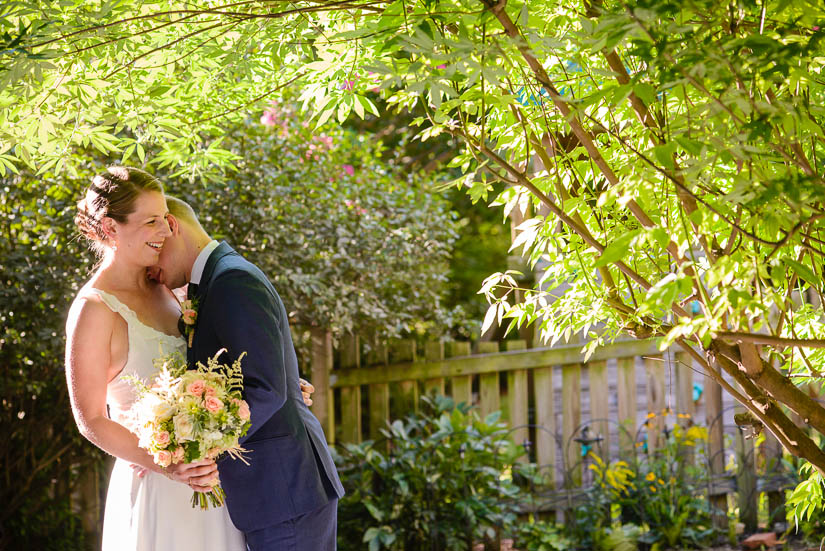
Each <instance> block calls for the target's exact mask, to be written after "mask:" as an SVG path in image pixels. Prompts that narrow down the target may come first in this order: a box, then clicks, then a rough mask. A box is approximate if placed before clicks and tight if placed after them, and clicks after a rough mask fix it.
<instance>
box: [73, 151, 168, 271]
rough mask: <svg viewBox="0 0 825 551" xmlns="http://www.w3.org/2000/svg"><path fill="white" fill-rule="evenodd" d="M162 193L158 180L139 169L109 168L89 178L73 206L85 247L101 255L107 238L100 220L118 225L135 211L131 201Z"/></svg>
mask: <svg viewBox="0 0 825 551" xmlns="http://www.w3.org/2000/svg"><path fill="white" fill-rule="evenodd" d="M146 191H157V192H160V193H163V186H162V185H161V183H160V180H158V179H157V178H155V177H154V176H152V175H151V174H149V173H148V172H146V171H145V170H141V169H139V168H132V167H126V166H110V167H109V168H107V169H106V171H105V172H103V173H102V174H98V175H97V176H95V177H94V178H92V183H91V184H90V185H89V189H87V190H86V196H85V197H84V198H83V199H81V200H80V201H78V203H77V214H76V215H75V217H74V223H75V225H76V226H77V229H78V230H79V231H80V233H81V235H83V236H84V237H85V238H86V239H88V240H89V247H90V248H91V249H92V250H93V251H94V252H95V253H96V254H97V255H98V256H101V255H102V254H103V252H104V251H105V250H106V245H107V243H108V237H107V236H106V234H105V233H104V232H103V219H104V218H105V217H107V216H108V217H109V218H111V219H113V220H115V221H116V222H120V223H121V224H123V223H125V222H126V218H127V217H128V216H129V215H130V214H132V213H133V212H134V211H135V201H136V200H137V198H138V197H139V196H140V194H141V193H143V192H146Z"/></svg>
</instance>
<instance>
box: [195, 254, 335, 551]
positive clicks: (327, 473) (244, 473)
mask: <svg viewBox="0 0 825 551" xmlns="http://www.w3.org/2000/svg"><path fill="white" fill-rule="evenodd" d="M190 294H194V298H195V300H196V301H197V310H198V314H197V321H196V325H195V335H194V338H193V341H192V347H191V348H190V349H189V350H188V351H187V358H188V360H189V363H190V365H194V363H195V362H203V363H204V364H205V363H206V360H207V358H210V357H212V356H214V355H215V353H216V352H217V351H218V350H220V349H221V348H226V350H227V353H226V354H224V355H222V356H221V361H223V362H232V361H234V360H235V359H236V358H238V357H239V356H240V355H241V354H242V353H243V352H246V356H244V358H243V360H242V361H241V368H242V369H243V375H244V391H243V394H244V399H245V400H246V401H247V402H248V403H249V407H250V411H251V413H252V417H251V421H252V426H251V427H250V429H249V432H248V433H247V434H246V436H245V437H244V438H242V439H241V445H242V446H243V447H244V448H246V449H248V450H249V454H248V455H247V458H248V461H249V465H248V466H247V465H245V464H244V463H243V462H242V461H239V460H232V459H225V460H221V461H220V462H219V464H218V471H219V473H220V479H221V486H222V487H223V489H224V491H225V492H226V506H227V508H228V510H229V516H230V517H231V519H232V522H233V523H234V524H235V526H237V527H238V529H240V530H241V531H243V532H245V533H246V534H247V541H248V543H249V546H250V549H252V550H253V551H258V549H274V548H275V546H274V544H266V543H264V544H259V545H258V546H257V547H256V546H255V545H253V542H252V540H253V539H255V540H256V541H260V542H278V544H277V547H278V549H292V548H293V547H291V546H289V545H286V544H285V542H287V541H291V540H293V539H297V540H298V542H297V545H296V546H295V548H296V549H306V550H312V551H316V548H315V547H314V546H313V545H312V544H311V543H310V542H312V541H318V540H315V539H312V538H317V537H319V534H320V533H321V532H324V531H328V530H331V531H332V532H331V534H332V541H333V542H334V533H335V526H334V524H335V518H336V517H335V511H336V510H335V506H336V504H337V499H338V498H340V497H341V496H342V495H343V494H344V489H343V487H342V486H341V482H340V480H339V479H338V473H337V472H336V470H335V465H334V464H333V461H332V457H331V455H330V452H329V448H328V447H327V444H326V439H325V438H324V432H323V429H322V428H321V424H320V423H319V422H318V419H316V418H315V416H314V415H313V414H312V413H311V412H310V411H309V409H308V408H307V407H306V405H305V404H304V401H303V397H302V395H301V391H300V387H299V384H298V363H297V360H296V357H295V349H294V347H293V344H292V337H291V335H290V331H289V324H288V323H287V314H286V310H285V309H284V305H283V303H282V302H281V299H280V297H279V296H278V293H277V292H276V291H275V289H274V287H273V286H272V284H271V283H270V282H269V280H268V279H267V277H266V276H265V275H264V274H263V272H261V270H260V269H258V268H257V267H256V266H255V265H253V264H252V263H250V262H248V261H247V260H245V259H244V258H243V257H241V256H240V255H239V254H238V253H236V252H235V251H234V250H233V249H232V248H231V247H230V246H229V245H227V244H226V243H221V244H220V245H218V247H217V248H216V249H215V250H214V251H212V254H211V255H210V256H209V258H208V260H207V262H206V266H205V268H204V270H203V275H202V277H201V281H200V284H199V285H198V287H197V290H196V291H195V292H194V293H191V292H190ZM325 507H326V509H324V508H325ZM325 511H326V512H325ZM308 515H314V516H312V517H311V518H312V521H311V523H310V524H311V525H312V526H311V530H312V531H313V532H314V533H312V534H301V533H300V530H301V528H300V526H301V523H300V522H298V521H296V520H295V519H301V518H302V517H307V516H308ZM319 515H320V516H319ZM329 515H331V518H328V517H329ZM325 519H327V520H328V522H329V523H331V524H332V526H324V522H325ZM304 524H306V523H304ZM296 526H298V530H299V533H297V534H295V533H292V534H284V533H280V532H284V531H290V530H291V531H292V532H295V530H296ZM272 531H274V532H272ZM306 538H308V539H306ZM333 545H334V543H333ZM326 549H327V548H326V547H325V548H324V550H323V551H326ZM329 549H332V548H329ZM317 551H321V549H317Z"/></svg>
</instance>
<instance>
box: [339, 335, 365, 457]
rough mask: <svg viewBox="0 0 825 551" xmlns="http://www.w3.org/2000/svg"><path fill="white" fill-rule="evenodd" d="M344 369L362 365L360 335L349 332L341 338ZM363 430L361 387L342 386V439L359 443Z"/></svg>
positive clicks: (342, 365)
mask: <svg viewBox="0 0 825 551" xmlns="http://www.w3.org/2000/svg"><path fill="white" fill-rule="evenodd" d="M340 351H341V363H340V366H341V368H342V369H350V368H359V367H361V340H360V338H359V337H358V335H352V334H348V335H346V336H344V337H343V338H342V339H341V345H340ZM361 440H362V432H361V387H360V386H347V387H343V388H341V441H342V442H344V443H353V444H359V443H361Z"/></svg>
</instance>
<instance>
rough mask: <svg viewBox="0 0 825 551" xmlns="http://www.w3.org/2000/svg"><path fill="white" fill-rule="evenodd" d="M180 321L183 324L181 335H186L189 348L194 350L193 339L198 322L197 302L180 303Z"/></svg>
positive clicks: (186, 301)
mask: <svg viewBox="0 0 825 551" xmlns="http://www.w3.org/2000/svg"><path fill="white" fill-rule="evenodd" d="M180 320H181V321H182V322H183V330H182V331H181V333H183V334H184V335H186V340H187V342H188V343H189V348H192V339H193V338H194V337H195V322H196V321H197V320H198V301H197V300H184V301H183V302H181V303H180Z"/></svg>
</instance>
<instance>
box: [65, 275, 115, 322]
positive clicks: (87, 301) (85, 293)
mask: <svg viewBox="0 0 825 551" xmlns="http://www.w3.org/2000/svg"><path fill="white" fill-rule="evenodd" d="M115 318H116V314H115V313H114V312H112V310H111V309H110V308H109V307H108V306H107V305H106V303H105V302H103V298H102V297H101V296H100V294H98V293H97V292H95V291H94V288H93V287H92V286H91V285H90V284H86V285H85V286H84V287H83V288H81V289H80V291H78V293H77V296H75V298H74V301H72V306H71V308H69V317H68V319H67V320H66V329H67V331H68V332H70V333H71V332H74V331H76V330H77V329H80V328H83V329H87V328H88V329H89V330H100V329H104V328H106V327H111V326H112V324H113V323H114V321H115Z"/></svg>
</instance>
